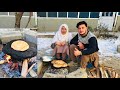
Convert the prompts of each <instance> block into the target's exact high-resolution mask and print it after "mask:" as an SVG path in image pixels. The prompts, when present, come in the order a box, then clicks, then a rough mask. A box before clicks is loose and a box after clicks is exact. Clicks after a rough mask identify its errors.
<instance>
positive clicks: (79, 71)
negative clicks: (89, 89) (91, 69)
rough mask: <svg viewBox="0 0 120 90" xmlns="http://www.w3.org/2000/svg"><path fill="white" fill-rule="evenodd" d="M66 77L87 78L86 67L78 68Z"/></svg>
mask: <svg viewBox="0 0 120 90" xmlns="http://www.w3.org/2000/svg"><path fill="white" fill-rule="evenodd" d="M66 78H87V72H86V69H82V68H80V69H77V70H76V71H74V72H71V73H69V74H68V75H66Z"/></svg>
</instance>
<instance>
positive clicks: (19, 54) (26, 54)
mask: <svg viewBox="0 0 120 90" xmlns="http://www.w3.org/2000/svg"><path fill="white" fill-rule="evenodd" d="M17 40H23V39H17ZM17 40H12V41H10V42H8V43H7V44H6V45H5V46H4V47H3V49H2V51H3V52H4V53H5V54H8V55H10V56H11V57H12V60H13V61H23V60H24V59H27V58H32V57H34V56H36V55H37V46H36V45H33V44H32V43H30V42H27V41H25V40H23V41H25V42H27V43H28V44H29V48H28V49H27V50H26V51H16V50H14V49H12V48H11V44H12V43H13V42H14V41H17Z"/></svg>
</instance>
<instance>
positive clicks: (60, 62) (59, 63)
mask: <svg viewBox="0 0 120 90" xmlns="http://www.w3.org/2000/svg"><path fill="white" fill-rule="evenodd" d="M51 63H52V64H53V66H54V67H56V68H60V67H67V66H68V65H67V63H65V62H64V61H63V60H53V61H52V62H51Z"/></svg>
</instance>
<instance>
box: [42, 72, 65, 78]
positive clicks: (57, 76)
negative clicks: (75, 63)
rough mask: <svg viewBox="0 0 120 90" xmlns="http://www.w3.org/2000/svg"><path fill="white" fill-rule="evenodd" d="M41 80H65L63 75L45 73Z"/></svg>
mask: <svg viewBox="0 0 120 90" xmlns="http://www.w3.org/2000/svg"><path fill="white" fill-rule="evenodd" d="M42 78H65V75H63V74H53V73H45V74H44V75H43V77H42Z"/></svg>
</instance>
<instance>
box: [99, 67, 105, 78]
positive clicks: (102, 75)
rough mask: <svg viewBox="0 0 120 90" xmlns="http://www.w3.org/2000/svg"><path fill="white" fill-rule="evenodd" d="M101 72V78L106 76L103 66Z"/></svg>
mask: <svg viewBox="0 0 120 90" xmlns="http://www.w3.org/2000/svg"><path fill="white" fill-rule="evenodd" d="M100 72H101V78H105V75H104V71H103V68H102V67H100Z"/></svg>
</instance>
